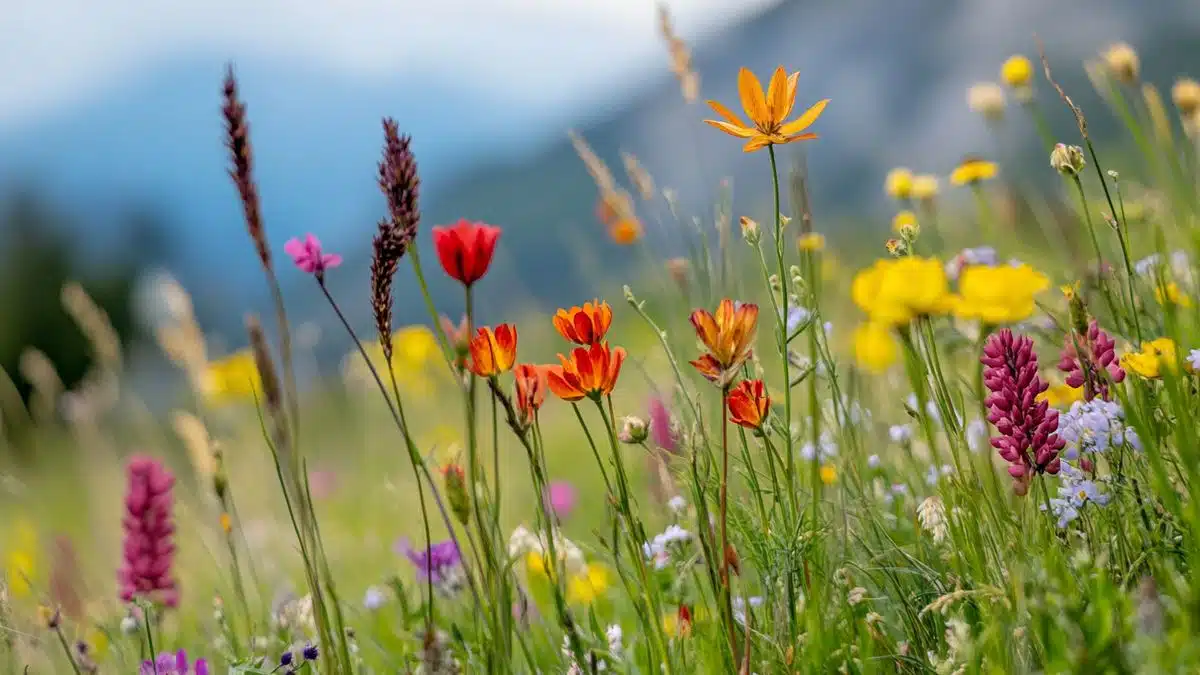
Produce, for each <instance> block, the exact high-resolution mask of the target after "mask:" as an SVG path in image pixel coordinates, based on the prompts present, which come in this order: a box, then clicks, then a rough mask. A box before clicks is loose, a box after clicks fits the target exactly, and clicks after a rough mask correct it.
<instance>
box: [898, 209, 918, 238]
mask: <svg viewBox="0 0 1200 675" xmlns="http://www.w3.org/2000/svg"><path fill="white" fill-rule="evenodd" d="M892 231H893V232H895V233H896V234H898V235H900V238H901V239H903V240H904V241H905V242H907V243H909V244H911V243H912V242H914V241H916V240H917V237H918V236H919V235H920V234H921V226H920V224H919V223H917V214H915V213H913V212H912V211H907V210H905V211H901V212H900V213H897V214H896V217H894V218H892Z"/></svg>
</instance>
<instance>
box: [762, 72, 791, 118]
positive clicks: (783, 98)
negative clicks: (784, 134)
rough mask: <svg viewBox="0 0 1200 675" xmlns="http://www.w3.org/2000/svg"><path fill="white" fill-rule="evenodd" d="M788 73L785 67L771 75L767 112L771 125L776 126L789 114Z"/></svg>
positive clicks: (768, 86) (768, 87)
mask: <svg viewBox="0 0 1200 675" xmlns="http://www.w3.org/2000/svg"><path fill="white" fill-rule="evenodd" d="M787 84H788V82H787V72H785V71H784V70H783V66H779V67H778V68H776V69H775V73H774V74H773V75H771V82H770V83H769V84H768V85H767V110H768V113H769V114H770V116H771V124H770V125H769V126H772V127H773V126H775V125H776V124H779V123H780V122H782V121H783V119H784V118H783V116H784V115H786V114H787V112H788V110H787V109H788V108H790V107H791V106H790V105H788V100H787V93H788V92H787Z"/></svg>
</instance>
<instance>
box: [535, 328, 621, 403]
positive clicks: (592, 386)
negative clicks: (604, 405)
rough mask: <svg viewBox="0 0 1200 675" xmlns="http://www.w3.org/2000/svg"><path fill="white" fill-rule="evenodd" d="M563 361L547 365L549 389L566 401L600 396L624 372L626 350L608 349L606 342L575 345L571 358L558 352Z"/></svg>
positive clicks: (609, 392)
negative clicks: (623, 363) (622, 365)
mask: <svg viewBox="0 0 1200 675" xmlns="http://www.w3.org/2000/svg"><path fill="white" fill-rule="evenodd" d="M558 360H559V361H560V362H561V364H562V365H558V366H547V367H546V383H547V384H548V385H550V391H552V392H554V395H555V396H557V397H559V398H561V399H562V400H564V401H578V400H580V399H582V398H584V397H592V398H599V397H600V396H604V395H607V394H611V393H612V390H613V387H615V386H616V385H617V376H618V375H620V374H621V363H622V362H624V361H625V350H624V349H621V348H620V347H616V348H614V349H612V350H610V349H609V347H608V343H607V342H601V343H599V344H594V345H592V346H590V347H576V348H575V349H573V350H571V356H570V358H568V357H566V356H563V355H562V354H559V355H558Z"/></svg>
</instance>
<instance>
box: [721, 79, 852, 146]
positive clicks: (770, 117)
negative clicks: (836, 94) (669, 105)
mask: <svg viewBox="0 0 1200 675" xmlns="http://www.w3.org/2000/svg"><path fill="white" fill-rule="evenodd" d="M799 78H800V73H792V74H791V75H788V74H787V73H786V72H785V71H784V69H783V66H780V67H779V68H777V69H776V70H775V74H774V75H772V76H771V82H770V84H768V85H767V90H766V92H764V91H763V88H762V84H761V83H759V81H758V78H757V77H755V76H754V73H752V72H750V70H749V69H747V68H742V69H741V70H740V71H739V72H738V96H739V97H740V98H741V100H742V108H743V109H744V110H745V111H746V115H747V116H748V117H749V118H750V124H746V123H745V122H743V121H742V120H741V118H739V117H738V116H737V115H735V114H733V112H731V111H730V110H729V108H726V107H725V106H723V105H721V104H720V103H718V102H717V101H709V102H708V105H710V106H711V107H712V109H713V110H714V111H715V112H716V113H717V114H718V115H720V116H721V117H722V118H723V119H724V121H721V120H704V122H705V123H706V124H711V125H712V126H714V127H716V128H718V129H720V130H721V131H724V132H725V133H727V134H729V135H730V136H736V137H737V138H744V139H747V140H746V145H745V147H744V148H742V149H743V150H744V151H746V152H754V151H755V150H761V149H762V148H765V147H767V146H768V145H783V144H785V143H795V142H796V141H807V140H811V139H814V138H816V137H817V135H816V134H814V133H811V132H809V133H805V132H804V130H805V129H807V128H808V127H810V126H812V123H813V122H816V121H817V118H818V117H820V116H821V112H822V111H824V110H825V106H826V104H828V103H829V99H822V100H820V101H817V103H816V104H815V105H813V106H812V107H811V108H809V109H808V110H806V111H804V114H802V115H800V116H799V117H797V118H796V119H795V120H792V121H791V122H785V121H784V120H786V119H787V118H788V116H789V115H791V114H792V108H793V106H795V104H796V82H797V80H799Z"/></svg>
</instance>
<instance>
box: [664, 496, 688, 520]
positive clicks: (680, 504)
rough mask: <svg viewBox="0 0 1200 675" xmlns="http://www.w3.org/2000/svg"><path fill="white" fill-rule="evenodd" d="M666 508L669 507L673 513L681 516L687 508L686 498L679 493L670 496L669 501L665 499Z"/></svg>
mask: <svg viewBox="0 0 1200 675" xmlns="http://www.w3.org/2000/svg"><path fill="white" fill-rule="evenodd" d="M667 508H668V509H671V513H674V514H675V515H677V516H682V515H683V514H684V512H685V511H686V510H687V500H686V499H684V498H683V497H681V496H679V495H675V496H674V497H671V499H670V500H669V501H667Z"/></svg>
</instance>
